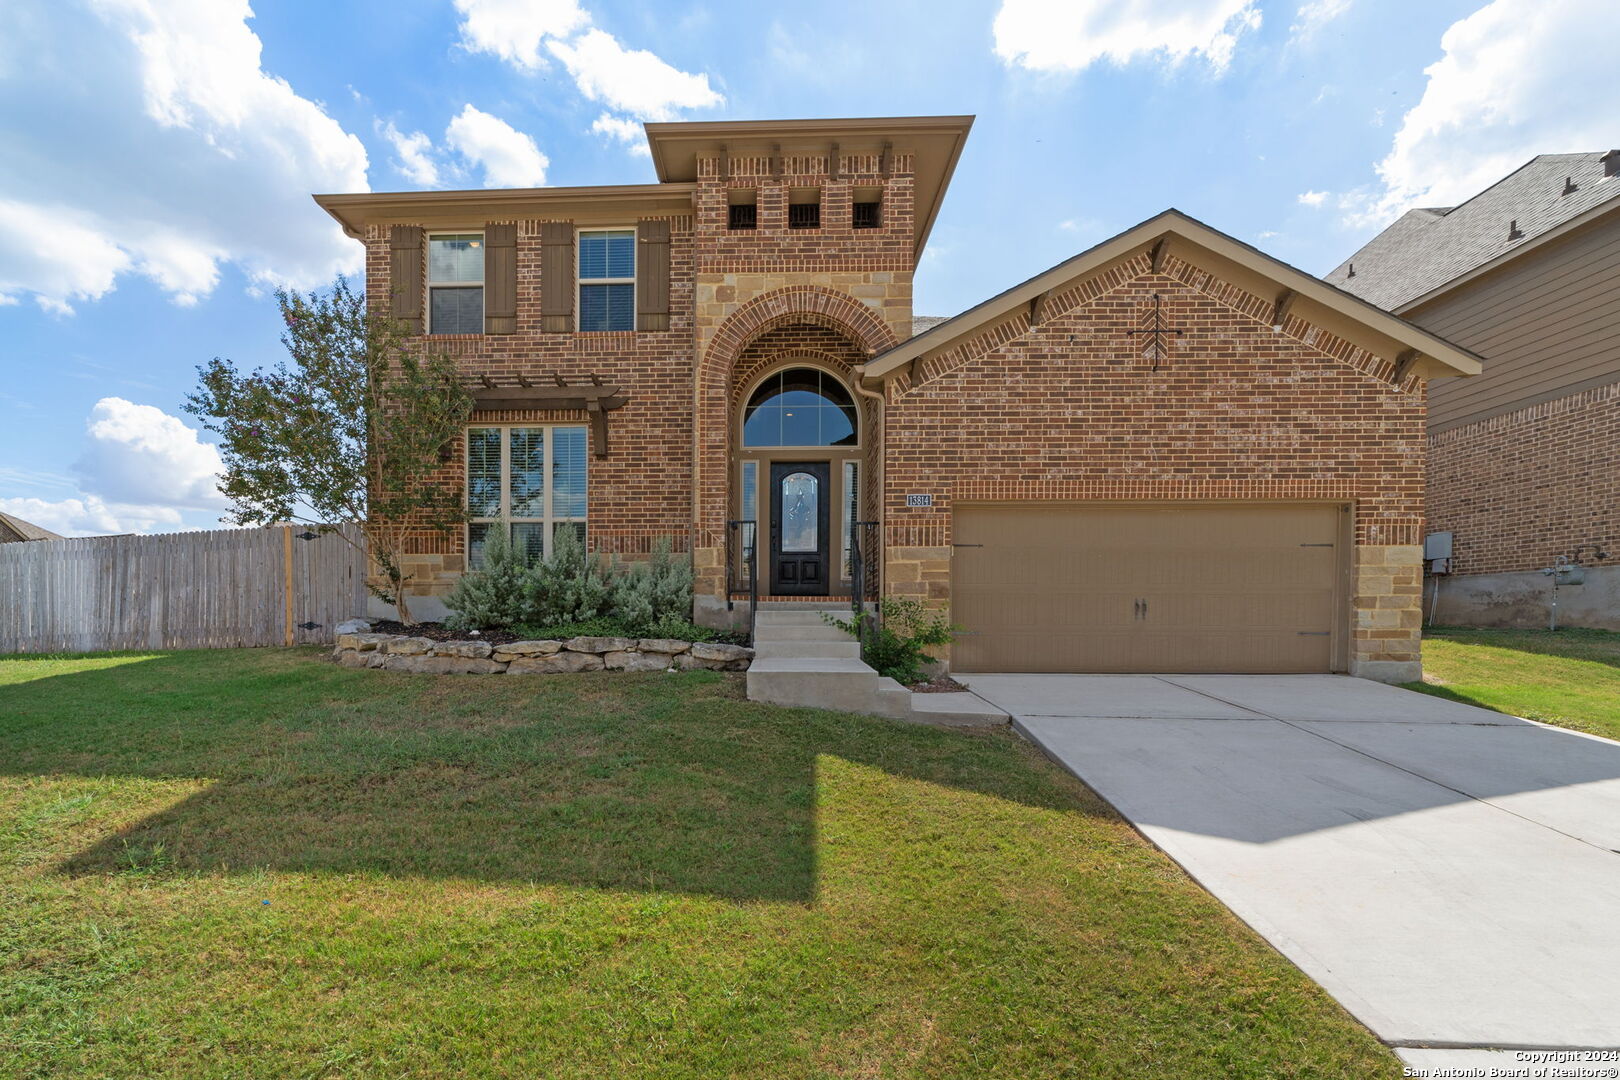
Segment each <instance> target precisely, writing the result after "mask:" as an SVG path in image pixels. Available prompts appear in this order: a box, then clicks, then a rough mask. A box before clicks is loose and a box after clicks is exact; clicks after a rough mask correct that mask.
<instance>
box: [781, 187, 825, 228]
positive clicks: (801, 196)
mask: <svg viewBox="0 0 1620 1080" xmlns="http://www.w3.org/2000/svg"><path fill="white" fill-rule="evenodd" d="M788 228H790V229H819V228H821V189H820V188H794V189H793V191H792V192H791V193H790V194H789V195H788Z"/></svg>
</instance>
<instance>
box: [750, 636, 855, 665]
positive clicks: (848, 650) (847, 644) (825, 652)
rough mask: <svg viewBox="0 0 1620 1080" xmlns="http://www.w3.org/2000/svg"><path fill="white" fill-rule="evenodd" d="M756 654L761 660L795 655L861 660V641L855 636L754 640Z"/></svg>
mask: <svg viewBox="0 0 1620 1080" xmlns="http://www.w3.org/2000/svg"><path fill="white" fill-rule="evenodd" d="M754 656H755V658H756V659H759V660H777V659H784V658H789V657H794V656H805V657H811V656H814V657H835V658H842V659H847V660H859V659H860V658H861V643H860V642H858V641H856V640H855V639H854V638H845V639H844V640H843V641H767V640H760V641H755V642H754Z"/></svg>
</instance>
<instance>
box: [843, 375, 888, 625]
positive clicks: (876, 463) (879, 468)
mask: <svg viewBox="0 0 1620 1080" xmlns="http://www.w3.org/2000/svg"><path fill="white" fill-rule="evenodd" d="M854 370H855V378H854V379H853V380H852V384H853V386H854V388H855V393H857V394H859V395H860V396H861V397H863V398H866V399H867V400H868V401H871V402H874V405H873V409H874V415H875V418H876V420H877V423H876V425H875V427H876V431H875V433H874V435H873V442H874V449H875V450H876V451H877V453H876V454H875V455H874V456H873V459H872V463H873V468H872V471H873V472H874V473H875V474H876V475H875V476H873V477H872V484H873V487H872V490H873V492H874V493H875V495H876V497H875V498H874V499H873V506H874V507H875V509H876V512H875V513H874V515H873V520H874V521H876V522H877V535H878V583H879V590H880V591H879V594H878V600H879V601H881V600H882V599H883V596H882V592H881V587H882V584H883V583H884V582H886V581H888V577H887V576H886V575H885V573H884V572H885V570H886V569H887V566H886V565H885V564H886V563H887V561H888V560H887V556H888V549H889V544H888V534H887V533H886V532H885V531H884V528H883V510H884V505H885V499H884V490H883V455H884V442H883V440H884V439H885V438H886V437H887V435H888V432H887V430H886V429H885V427H884V415H883V406H884V405H885V404H886V398H885V396H884V394H883V392H882V391H879V390H868V389H867V388H866V365H865V364H856V365H855V369H854Z"/></svg>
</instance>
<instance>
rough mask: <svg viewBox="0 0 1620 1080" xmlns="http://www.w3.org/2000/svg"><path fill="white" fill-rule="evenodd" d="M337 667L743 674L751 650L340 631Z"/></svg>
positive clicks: (654, 641)
mask: <svg viewBox="0 0 1620 1080" xmlns="http://www.w3.org/2000/svg"><path fill="white" fill-rule="evenodd" d="M332 658H333V659H334V660H336V661H337V662H338V663H339V664H342V665H343V666H344V667H350V668H381V669H383V670H384V671H414V672H419V673H422V674H429V675H556V674H560V673H563V672H569V671H669V670H671V669H674V670H676V671H699V670H701V671H747V670H748V665H749V664H750V663H752V662H753V659H754V650H753V649H748V648H744V647H743V646H741V645H721V644H716V643H714V642H708V641H677V640H676V639H674V638H627V637H576V638H569V639H568V640H567V641H512V642H508V643H507V644H505V645H491V644H490V643H489V642H487V641H473V640H468V641H433V640H432V639H430V638H425V637H411V636H410V635H408V634H371V633H359V632H356V633H341V634H339V635H338V636H337V646H336V648H334V649H333V650H332Z"/></svg>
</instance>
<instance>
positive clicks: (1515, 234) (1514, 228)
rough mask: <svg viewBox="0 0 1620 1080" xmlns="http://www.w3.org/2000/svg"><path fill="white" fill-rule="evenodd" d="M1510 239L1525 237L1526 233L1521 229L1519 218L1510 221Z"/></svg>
mask: <svg viewBox="0 0 1620 1080" xmlns="http://www.w3.org/2000/svg"><path fill="white" fill-rule="evenodd" d="M1508 239H1509V240H1523V239H1524V233H1522V232H1520V231H1519V219H1518V218H1514V219H1513V220H1512V221H1510V222H1508Z"/></svg>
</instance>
